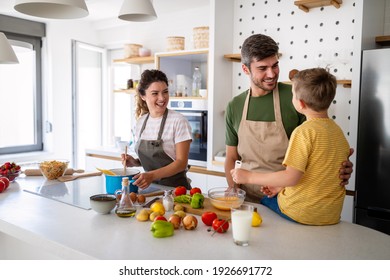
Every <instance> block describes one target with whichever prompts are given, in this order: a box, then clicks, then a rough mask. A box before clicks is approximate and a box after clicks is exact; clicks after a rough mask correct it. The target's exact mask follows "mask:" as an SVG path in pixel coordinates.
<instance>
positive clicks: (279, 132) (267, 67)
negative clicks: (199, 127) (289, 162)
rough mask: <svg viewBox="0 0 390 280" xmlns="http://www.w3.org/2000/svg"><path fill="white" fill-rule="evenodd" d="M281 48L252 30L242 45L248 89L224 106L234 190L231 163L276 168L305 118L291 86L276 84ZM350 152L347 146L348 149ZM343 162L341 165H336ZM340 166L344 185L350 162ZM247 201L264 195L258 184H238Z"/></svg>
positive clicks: (231, 165)
mask: <svg viewBox="0 0 390 280" xmlns="http://www.w3.org/2000/svg"><path fill="white" fill-rule="evenodd" d="M278 51H279V47H278V45H277V44H276V42H275V41H274V40H273V39H272V38H271V37H269V36H266V35H262V34H255V35H252V36H250V37H249V38H247V39H246V40H245V41H244V44H243V46H242V48H241V62H242V70H243V72H244V73H245V74H246V75H248V77H249V79H250V88H249V90H247V91H245V92H243V93H241V94H240V95H238V96H236V97H234V98H233V99H232V101H230V102H229V104H228V106H227V109H226V140H225V144H226V161H225V175H226V179H227V182H228V185H229V188H232V187H233V186H234V185H235V183H234V182H233V179H232V177H231V174H230V170H231V169H233V168H234V165H235V161H236V160H241V161H242V166H241V167H242V168H244V169H247V170H251V171H263V172H267V171H268V172H270V171H279V170H282V169H284V167H283V165H282V161H283V158H284V155H285V153H286V150H287V146H288V140H289V138H290V135H291V133H292V131H293V130H294V129H295V128H296V127H297V126H299V125H300V124H301V123H303V122H304V121H305V116H303V115H301V114H299V113H298V112H297V111H296V110H295V108H294V106H293V104H292V92H291V85H287V84H282V83H278V78H279V57H278ZM352 152H353V150H351V153H352ZM340 164H341V163H340ZM343 166H344V167H342V168H341V169H340V174H341V175H340V178H341V179H342V180H343V182H342V184H343V185H346V184H348V180H349V178H350V176H351V173H352V166H353V165H352V163H351V162H349V161H347V162H344V163H343ZM240 187H241V188H242V189H244V190H245V191H246V200H247V201H251V202H256V203H259V201H260V198H261V197H262V196H263V193H261V191H260V186H259V185H249V184H246V185H240Z"/></svg>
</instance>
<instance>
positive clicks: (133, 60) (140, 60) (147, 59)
mask: <svg viewBox="0 0 390 280" xmlns="http://www.w3.org/2000/svg"><path fill="white" fill-rule="evenodd" d="M114 62H115V63H129V64H146V63H154V56H137V57H130V58H122V59H114Z"/></svg>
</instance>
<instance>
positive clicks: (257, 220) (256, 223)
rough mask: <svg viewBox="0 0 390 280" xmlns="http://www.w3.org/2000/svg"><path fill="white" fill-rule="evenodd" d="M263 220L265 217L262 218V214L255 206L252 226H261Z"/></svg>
mask: <svg viewBox="0 0 390 280" xmlns="http://www.w3.org/2000/svg"><path fill="white" fill-rule="evenodd" d="M262 222H263V219H262V218H261V216H260V214H259V213H257V208H255V209H254V210H253V214H252V227H259V226H260V225H261V223H262Z"/></svg>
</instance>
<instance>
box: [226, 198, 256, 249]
mask: <svg viewBox="0 0 390 280" xmlns="http://www.w3.org/2000/svg"><path fill="white" fill-rule="evenodd" d="M253 210H254V207H253V206H252V205H247V204H242V205H241V206H240V207H238V208H232V209H231V217H232V231H233V240H234V243H236V244H237V245H239V246H248V245H249V237H250V233H251V227H252V215H253Z"/></svg>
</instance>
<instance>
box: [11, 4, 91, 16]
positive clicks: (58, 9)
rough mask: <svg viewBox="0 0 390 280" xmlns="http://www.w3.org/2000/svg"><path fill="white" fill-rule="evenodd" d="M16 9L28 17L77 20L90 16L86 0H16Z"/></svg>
mask: <svg viewBox="0 0 390 280" xmlns="http://www.w3.org/2000/svg"><path fill="white" fill-rule="evenodd" d="M14 9H15V10H16V11H18V12H21V13H23V14H26V15H30V16H35V17H41V18H51V19H75V18H82V17H86V16H87V15H88V14H89V12H88V8H87V5H86V4H85V1H84V0H15V6H14Z"/></svg>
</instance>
